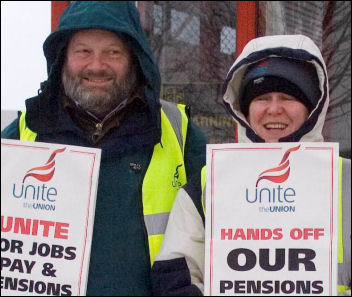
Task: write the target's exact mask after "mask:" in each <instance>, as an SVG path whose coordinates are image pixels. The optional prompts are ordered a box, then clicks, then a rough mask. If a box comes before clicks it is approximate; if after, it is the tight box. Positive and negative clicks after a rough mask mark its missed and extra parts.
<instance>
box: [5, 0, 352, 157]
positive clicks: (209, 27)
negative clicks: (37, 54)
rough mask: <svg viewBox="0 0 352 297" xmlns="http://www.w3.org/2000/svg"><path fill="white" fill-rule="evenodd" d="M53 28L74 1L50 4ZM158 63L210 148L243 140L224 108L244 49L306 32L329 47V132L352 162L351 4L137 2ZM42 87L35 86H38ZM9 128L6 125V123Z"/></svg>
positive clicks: (165, 91) (168, 93)
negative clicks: (259, 40) (226, 86)
mask: <svg viewBox="0 0 352 297" xmlns="http://www.w3.org/2000/svg"><path fill="white" fill-rule="evenodd" d="M51 3H52V17H51V18H52V29H54V28H55V27H56V24H57V22H58V18H59V16H60V14H61V12H62V11H63V9H64V8H65V7H66V6H67V5H68V3H69V1H51ZM136 5H137V7H138V10H139V11H140V15H141V20H142V24H143V27H144V29H145V31H146V34H147V38H148V39H149V41H150V44H151V47H152V50H153V52H154V54H155V57H156V58H157V60H158V63H159V66H160V72H161V78H162V94H161V96H162V97H163V98H164V99H166V100H169V101H173V102H177V103H178V102H182V103H185V104H188V105H189V106H190V107H191V116H192V119H193V120H194V122H196V123H197V124H198V125H199V126H200V127H201V129H202V130H203V132H204V133H205V134H206V136H207V137H208V139H209V141H210V142H211V143H226V142H233V141H236V127H235V123H234V121H233V120H232V118H231V117H230V116H229V115H228V114H227V112H226V111H225V108H224V107H223V104H222V84H223V82H224V80H225V78H226V75H227V71H228V70H229V68H230V67H231V65H232V64H233V62H234V60H235V58H236V56H238V55H239V54H240V52H241V50H242V49H243V47H244V45H245V44H246V43H247V42H248V41H249V40H251V39H253V38H255V37H260V36H265V35H276V34H304V35H307V36H309V37H310V38H312V39H313V40H314V41H315V42H316V44H317V45H318V46H319V47H320V49H321V50H322V53H323V56H324V59H325V61H326V64H327V67H328V74H329V79H330V98H331V103H330V108H329V110H328V114H327V119H326V124H325V126H324V130H323V134H324V137H325V140H326V141H333V142H339V143H340V154H341V155H342V156H345V157H349V158H350V157H351V2H348V1H136ZM35 87H36V86H33V88H35ZM1 125H2V128H3V121H2V123H1Z"/></svg>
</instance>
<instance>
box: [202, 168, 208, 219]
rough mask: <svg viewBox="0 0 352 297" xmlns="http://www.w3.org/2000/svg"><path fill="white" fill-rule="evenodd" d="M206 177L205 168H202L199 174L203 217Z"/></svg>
mask: <svg viewBox="0 0 352 297" xmlns="http://www.w3.org/2000/svg"><path fill="white" fill-rule="evenodd" d="M206 177H207V167H206V166H203V168H202V172H201V187H202V206H203V212H204V216H205V203H206V193H205V183H206Z"/></svg>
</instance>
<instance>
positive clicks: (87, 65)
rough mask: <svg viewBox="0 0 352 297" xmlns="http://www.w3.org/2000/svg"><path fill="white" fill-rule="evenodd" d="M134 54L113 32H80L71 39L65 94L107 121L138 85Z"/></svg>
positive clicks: (68, 51) (65, 67)
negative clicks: (108, 115)
mask: <svg viewBox="0 0 352 297" xmlns="http://www.w3.org/2000/svg"><path fill="white" fill-rule="evenodd" d="M131 60H132V58H131V53H130V51H129V49H128V48H127V46H126V45H125V44H124V43H123V42H122V41H121V39H119V38H118V37H117V35H116V34H115V33H113V32H110V31H106V30H98V29H87V30H81V31H78V32H77V33H75V34H74V35H73V37H72V38H71V40H70V42H69V44H68V47H67V52H66V60H65V64H64V66H63V71H62V83H63V86H64V90H65V93H66V95H67V96H68V97H70V98H71V99H72V100H74V101H76V102H78V103H79V104H80V105H81V106H82V107H83V108H84V109H86V110H89V111H91V112H92V113H94V114H95V115H97V116H98V117H103V116H105V115H106V114H107V113H109V112H110V111H111V110H112V109H114V108H115V107H116V106H117V105H118V104H119V103H120V102H121V101H122V100H123V99H125V98H127V96H128V95H129V93H130V91H131V88H132V87H133V86H134V84H135V82H136V77H137V74H136V71H135V68H133V66H132V62H131Z"/></svg>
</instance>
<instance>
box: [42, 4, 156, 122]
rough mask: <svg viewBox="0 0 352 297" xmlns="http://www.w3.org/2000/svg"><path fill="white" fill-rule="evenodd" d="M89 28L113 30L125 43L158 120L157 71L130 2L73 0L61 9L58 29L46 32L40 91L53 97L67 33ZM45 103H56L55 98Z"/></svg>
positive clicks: (134, 8) (68, 35) (67, 36)
mask: <svg viewBox="0 0 352 297" xmlns="http://www.w3.org/2000/svg"><path fill="white" fill-rule="evenodd" d="M90 28H94V29H103V30H109V31H112V32H116V33H117V34H118V35H119V36H120V37H121V35H122V37H123V39H124V41H126V42H127V43H128V45H129V47H130V48H131V50H132V52H133V53H134V55H135V56H136V57H137V59H138V62H139V65H140V68H141V70H142V73H143V75H144V78H145V83H146V86H145V89H144V95H145V99H146V100H147V103H148V106H149V109H150V111H151V113H152V114H153V116H154V118H156V123H157V122H158V119H159V118H160V117H158V113H159V108H160V102H159V95H160V81H161V79H160V73H159V68H158V65H157V63H156V60H155V58H154V56H153V53H152V51H151V49H150V46H149V43H148V40H147V38H146V36H145V33H144V31H143V28H142V26H141V23H140V18H139V12H138V10H137V8H136V6H135V5H134V4H133V2H122V1H72V2H71V3H70V5H69V6H68V7H67V8H66V10H65V11H64V12H63V13H62V15H61V17H60V20H59V24H58V27H57V29H56V30H55V31H54V32H52V33H51V34H50V35H49V36H48V38H47V39H46V40H45V42H44V45H43V50H44V55H45V57H46V60H47V71H48V80H47V81H46V82H45V84H44V85H43V86H44V87H43V88H42V91H43V92H44V93H46V94H48V95H49V97H55V95H56V94H57V93H58V90H59V87H60V82H61V68H62V65H63V62H64V57H65V51H66V48H67V44H68V41H69V40H70V37H71V36H72V35H73V33H75V32H76V31H77V30H80V29H90ZM52 95H53V96H52ZM51 100H53V99H52V98H51ZM47 104H50V105H55V103H54V102H51V103H47ZM51 108H52V106H51Z"/></svg>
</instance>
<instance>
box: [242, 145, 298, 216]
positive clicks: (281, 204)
mask: <svg viewBox="0 0 352 297" xmlns="http://www.w3.org/2000/svg"><path fill="white" fill-rule="evenodd" d="M300 147H301V145H298V146H295V147H292V148H289V149H287V150H286V152H285V153H284V155H283V157H282V159H281V161H280V163H279V165H277V166H275V167H273V168H270V169H267V170H264V171H263V172H261V173H260V174H259V176H258V179H257V182H256V184H255V190H254V191H253V193H252V195H250V191H249V189H248V188H246V201H247V202H248V203H251V204H253V203H258V204H259V205H260V207H259V211H260V212H269V211H270V212H295V206H293V205H292V203H294V202H295V200H294V198H295V196H296V191H295V189H294V188H292V187H288V188H284V187H282V186H281V185H280V184H282V183H283V182H285V181H287V179H288V178H289V176H290V172H291V169H290V160H289V156H290V154H291V153H292V152H295V151H298V150H299V149H300ZM263 180H267V181H269V182H272V183H274V184H278V185H277V186H273V187H271V186H264V187H260V188H259V187H258V185H259V183H260V182H261V181H263ZM268 205H269V207H267V206H268Z"/></svg>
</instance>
